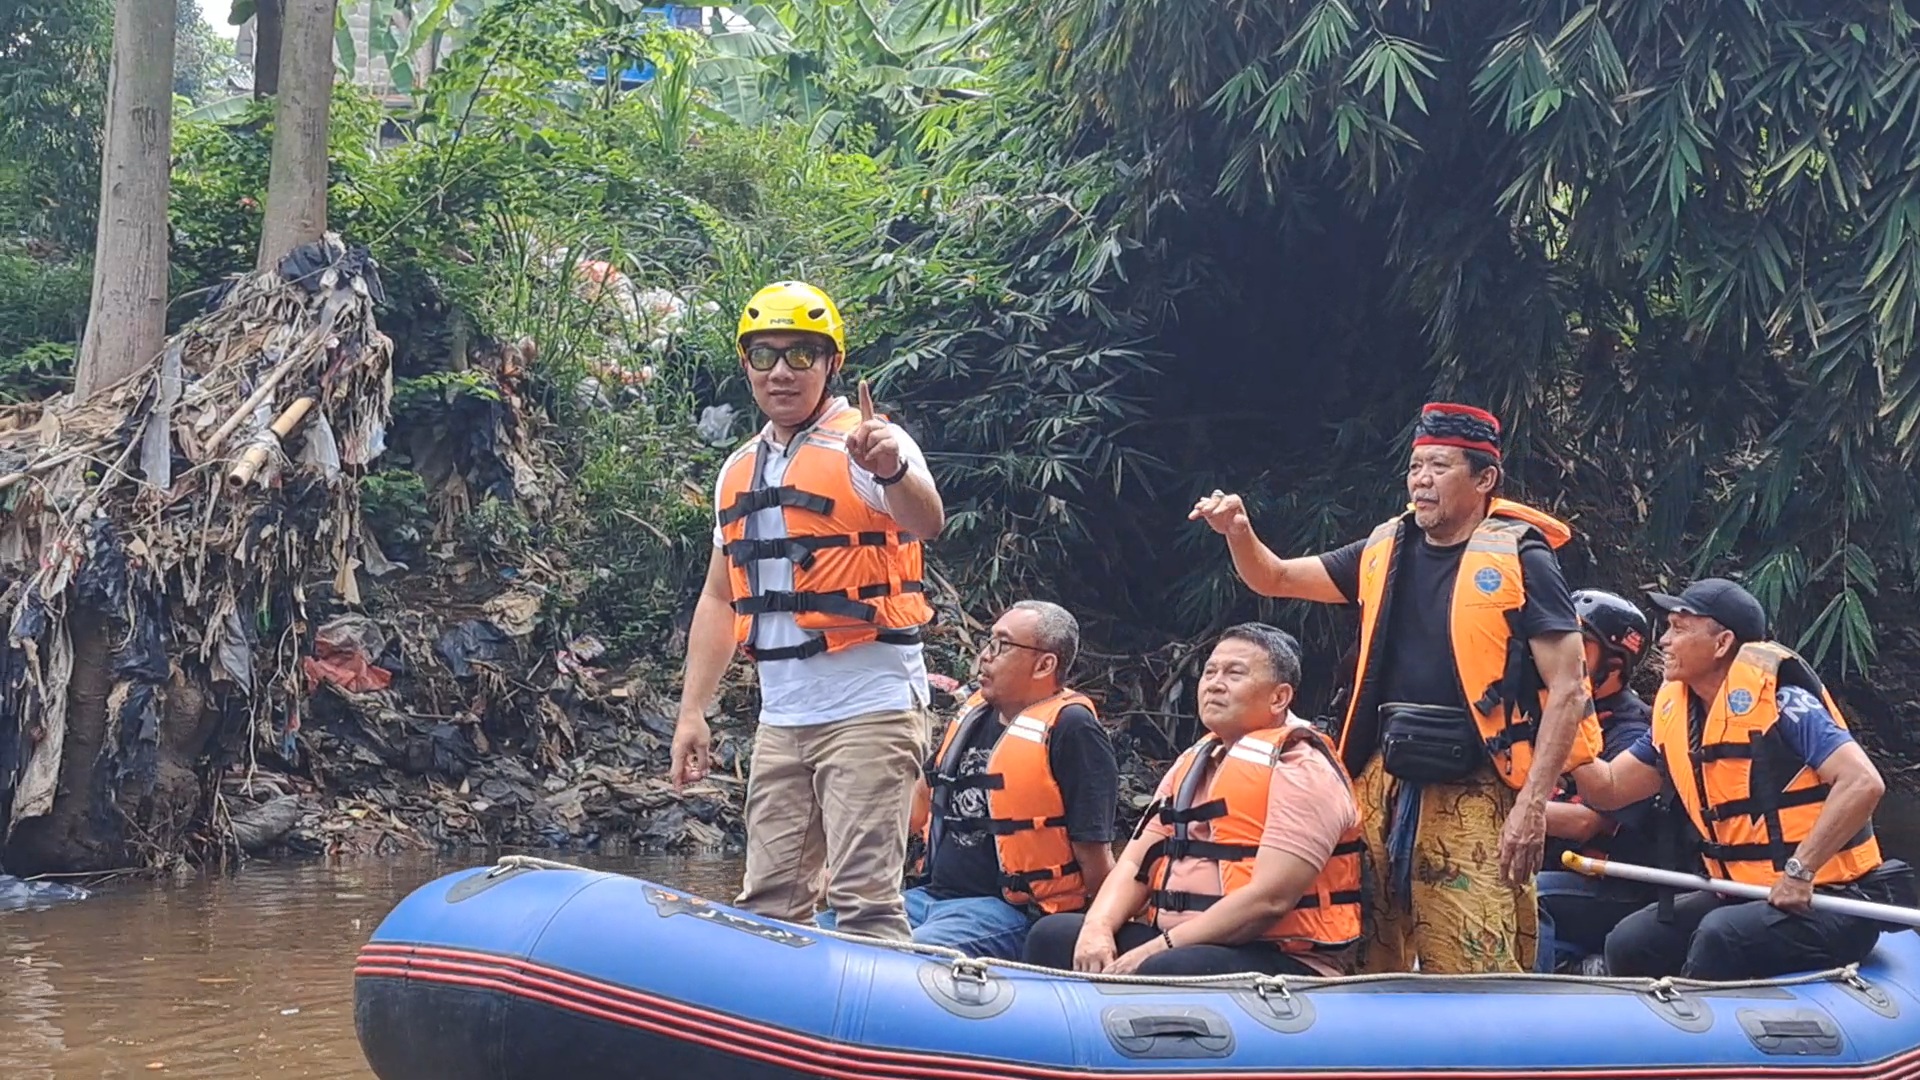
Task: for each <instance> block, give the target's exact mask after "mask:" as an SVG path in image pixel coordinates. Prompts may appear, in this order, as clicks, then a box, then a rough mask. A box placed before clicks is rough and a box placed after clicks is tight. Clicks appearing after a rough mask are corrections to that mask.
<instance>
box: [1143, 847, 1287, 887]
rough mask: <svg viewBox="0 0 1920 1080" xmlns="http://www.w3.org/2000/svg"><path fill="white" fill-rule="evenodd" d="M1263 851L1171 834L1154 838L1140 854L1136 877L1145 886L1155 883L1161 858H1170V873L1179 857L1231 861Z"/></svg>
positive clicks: (1242, 860)
mask: <svg viewBox="0 0 1920 1080" xmlns="http://www.w3.org/2000/svg"><path fill="white" fill-rule="evenodd" d="M1259 854H1260V849H1259V848H1258V847H1256V846H1254V845H1252V844H1221V843H1216V842H1214V841H1212V840H1195V839H1193V838H1191V837H1186V836H1169V837H1167V838H1165V839H1163V840H1155V841H1154V842H1153V843H1152V844H1149V845H1148V846H1147V850H1146V851H1145V852H1144V853H1142V854H1141V856H1140V870H1139V872H1138V873H1136V874H1135V875H1134V880H1135V881H1138V882H1139V883H1141V884H1142V885H1148V884H1151V883H1152V874H1153V867H1154V866H1155V865H1157V864H1158V863H1159V861H1160V860H1161V859H1162V858H1165V859H1166V861H1167V866H1168V870H1169V873H1171V869H1172V866H1173V864H1174V862H1176V861H1177V860H1180V859H1206V860H1208V861H1209V862H1218V863H1230V862H1247V861H1248V860H1250V859H1252V858H1254V857H1255V856H1257V855H1259Z"/></svg>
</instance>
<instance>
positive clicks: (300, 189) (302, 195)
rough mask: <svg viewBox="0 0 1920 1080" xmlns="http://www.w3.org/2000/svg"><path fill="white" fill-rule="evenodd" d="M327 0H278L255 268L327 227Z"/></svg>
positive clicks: (330, 66) (274, 260) (329, 62)
mask: <svg viewBox="0 0 1920 1080" xmlns="http://www.w3.org/2000/svg"><path fill="white" fill-rule="evenodd" d="M333 7H334V0H285V15H286V29H285V31H284V33H283V34H282V36H281V42H282V46H283V48H282V52H281V60H282V65H281V67H282V70H281V72H280V76H281V77H280V88H279V94H278V100H277V101H276V102H275V103H274V110H273V171H272V173H270V174H269V175H268V178H267V213H266V221H265V222H264V223H262V225H261V229H260V261H259V268H260V269H262V270H269V269H272V268H274V267H275V266H278V265H279V263H280V260H281V259H283V258H285V257H286V255H287V253H288V252H290V251H292V250H293V249H294V248H296V247H299V246H300V245H301V244H305V243H308V242H310V241H314V240H318V239H320V236H321V234H322V233H325V232H326V231H327V107H328V106H329V105H330V104H331V103H332V100H333Z"/></svg>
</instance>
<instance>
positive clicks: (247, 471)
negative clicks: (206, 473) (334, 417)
mask: <svg viewBox="0 0 1920 1080" xmlns="http://www.w3.org/2000/svg"><path fill="white" fill-rule="evenodd" d="M312 408H313V397H312V395H308V396H306V397H301V398H295V399H294V402H293V404H291V405H289V406H287V411H285V412H283V413H281V414H280V417H279V419H277V420H275V421H274V422H273V426H272V427H269V428H268V429H267V431H268V432H269V433H270V435H271V436H272V439H271V441H268V440H267V439H262V440H260V441H259V442H256V443H254V444H253V445H252V446H249V447H247V452H246V453H244V454H241V455H240V460H239V462H238V463H236V464H235V465H234V467H233V471H231V472H229V473H227V486H228V487H230V488H232V489H233V490H235V491H238V490H240V489H241V488H243V487H246V486H247V482H248V481H250V480H252V479H253V477H254V474H255V473H257V472H259V471H260V466H262V465H265V464H266V463H267V455H269V454H271V453H272V452H273V451H274V449H276V448H277V447H278V446H279V444H280V441H281V440H282V439H285V438H286V437H287V436H288V435H291V434H292V433H293V429H294V428H296V427H299V426H300V421H302V420H305V419H306V418H307V411H308V410H309V409H312Z"/></svg>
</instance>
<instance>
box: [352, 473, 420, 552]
mask: <svg viewBox="0 0 1920 1080" xmlns="http://www.w3.org/2000/svg"><path fill="white" fill-rule="evenodd" d="M360 516H361V520H362V521H363V522H364V523H365V525H366V527H367V528H369V529H371V530H373V533H374V535H375V536H376V537H378V539H379V542H380V545H381V547H382V549H383V550H384V551H385V552H386V553H387V555H388V556H390V557H392V558H401V557H402V556H403V555H404V554H411V552H412V551H414V550H418V549H419V547H420V545H421V544H422V542H423V541H424V540H425V538H426V536H427V534H428V532H429V531H430V530H431V528H432V521H431V520H430V518H429V516H428V513H427V488H426V484H425V483H424V482H422V481H421V479H420V474H419V473H416V472H413V471H411V470H409V469H399V468H388V469H382V470H380V471H379V472H375V473H369V474H368V475H366V476H364V477H362V478H361V479H360Z"/></svg>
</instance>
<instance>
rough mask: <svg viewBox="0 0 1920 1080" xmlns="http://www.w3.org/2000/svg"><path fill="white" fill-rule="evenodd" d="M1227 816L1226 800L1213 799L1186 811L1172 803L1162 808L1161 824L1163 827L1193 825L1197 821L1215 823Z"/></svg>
mask: <svg viewBox="0 0 1920 1080" xmlns="http://www.w3.org/2000/svg"><path fill="white" fill-rule="evenodd" d="M1226 816H1227V800H1225V799H1213V800H1211V801H1209V802H1203V803H1201V804H1200V805H1199V806H1194V807H1190V808H1188V809H1185V810H1181V809H1179V808H1177V807H1175V806H1174V805H1173V804H1171V803H1168V804H1166V805H1163V806H1161V807H1160V824H1162V825H1174V826H1179V825H1192V824H1193V823H1195V822H1197V821H1213V820H1214V819H1216V818H1223V817H1226ZM1182 831H1184V830H1182Z"/></svg>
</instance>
